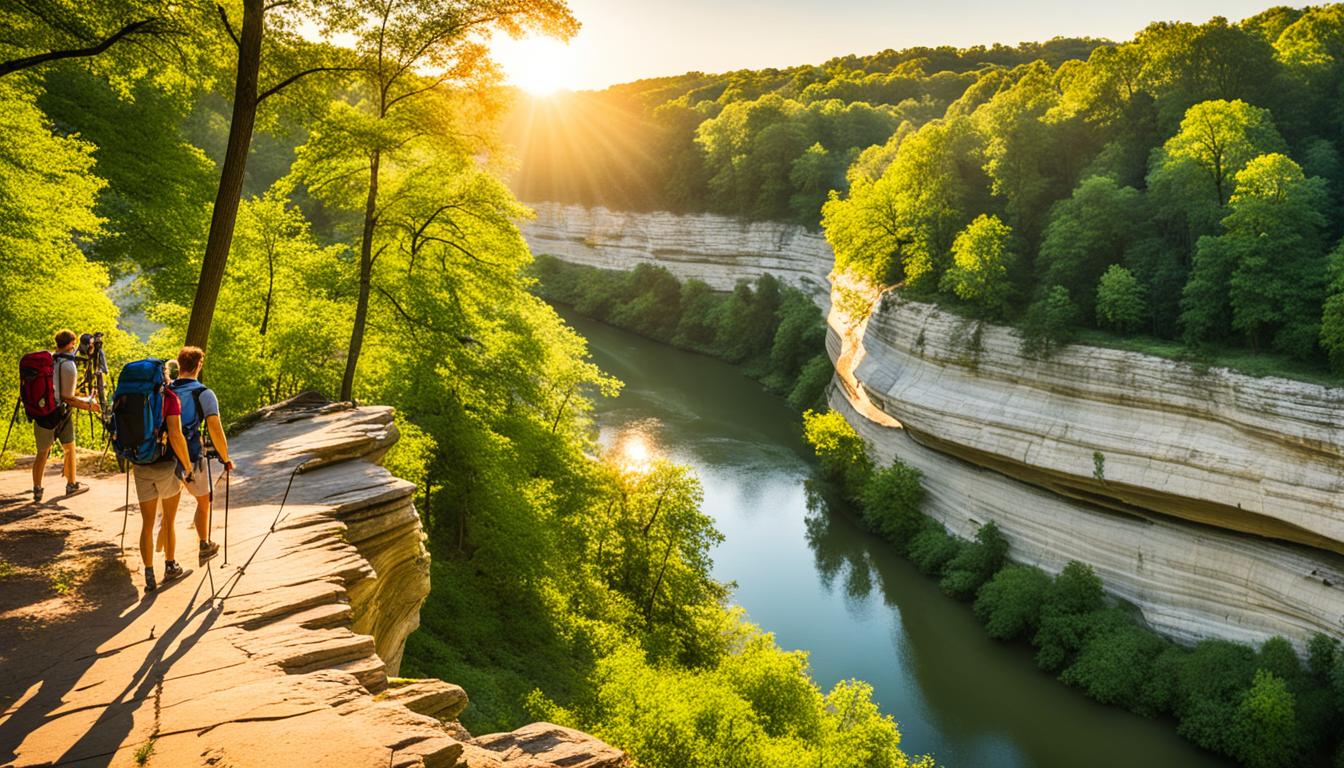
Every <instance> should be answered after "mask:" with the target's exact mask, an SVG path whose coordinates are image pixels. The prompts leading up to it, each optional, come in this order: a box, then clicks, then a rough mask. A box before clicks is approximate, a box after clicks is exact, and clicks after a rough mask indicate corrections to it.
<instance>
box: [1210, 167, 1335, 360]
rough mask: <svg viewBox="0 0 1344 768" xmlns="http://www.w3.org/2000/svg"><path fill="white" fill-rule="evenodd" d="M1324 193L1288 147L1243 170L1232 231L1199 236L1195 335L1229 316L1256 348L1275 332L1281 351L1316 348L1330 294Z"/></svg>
mask: <svg viewBox="0 0 1344 768" xmlns="http://www.w3.org/2000/svg"><path fill="white" fill-rule="evenodd" d="M1323 199H1324V182H1323V181H1321V180H1320V179H1307V178H1306V176H1305V175H1304V174H1303V173H1302V169H1301V168H1300V167H1299V166H1298V165H1297V163H1294V162H1293V161H1292V160H1290V159H1289V158H1287V157H1286V156H1284V155H1280V154H1268V155H1262V156H1260V157H1257V158H1255V159H1254V160H1252V161H1251V162H1249V163H1248V164H1247V165H1246V167H1245V168H1244V169H1243V170H1242V171H1240V172H1239V173H1238V174H1237V187H1236V193H1235V194H1234V195H1233V196H1232V200H1231V203H1230V206H1229V213H1228V215H1227V217H1226V218H1225V219H1224V222H1223V226H1224V228H1225V229H1226V232H1225V233H1224V234H1223V235H1221V236H1219V237H1217V238H1204V239H1201V240H1200V247H1199V250H1198V252H1197V253H1196V257H1195V266H1194V271H1193V272H1192V275H1191V278H1190V283H1189V284H1187V286H1186V299H1185V300H1184V302H1183V309H1184V311H1185V315H1183V317H1184V318H1185V323H1186V326H1187V330H1186V332H1187V335H1188V336H1189V337H1191V338H1193V339H1194V340H1203V339H1206V338H1209V337H1210V336H1211V335H1212V332H1213V331H1215V330H1216V329H1219V328H1221V327H1222V325H1223V319H1222V318H1224V317H1226V318H1228V323H1229V325H1230V327H1231V328H1232V329H1235V330H1238V331H1241V332H1243V333H1245V334H1246V336H1247V338H1248V340H1249V342H1250V345H1251V347H1252V349H1259V348H1260V347H1262V346H1263V345H1264V344H1265V341H1266V338H1265V337H1266V336H1270V335H1271V334H1272V346H1273V347H1274V348H1275V349H1276V350H1278V351H1281V352H1286V353H1289V354H1293V355H1296V356H1298V357H1307V356H1309V355H1310V354H1311V353H1312V351H1313V350H1314V349H1315V346H1316V340H1317V338H1318V336H1319V335H1320V330H1319V328H1320V326H1319V322H1320V312H1321V309H1320V308H1321V302H1322V300H1323V298H1324V285H1323V282H1324V281H1323V278H1322V273H1323V269H1322V266H1323V257H1322V245H1321V242H1320V232H1321V229H1322V228H1323V226H1324V224H1325V219H1324V217H1323V216H1322V215H1321V212H1320V209H1321V206H1322V204H1323ZM1224 286H1225V287H1224ZM1224 291H1225V292H1226V298H1225V299H1224V298H1223V295H1224V294H1223V292H1224ZM1224 307H1225V308H1224ZM1228 313H1230V315H1229V314H1228Z"/></svg>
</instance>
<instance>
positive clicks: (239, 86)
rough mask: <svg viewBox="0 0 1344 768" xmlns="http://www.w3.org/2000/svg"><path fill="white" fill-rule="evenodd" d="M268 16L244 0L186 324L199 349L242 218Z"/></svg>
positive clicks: (259, 2) (255, 1) (258, 3)
mask: <svg viewBox="0 0 1344 768" xmlns="http://www.w3.org/2000/svg"><path fill="white" fill-rule="evenodd" d="M265 15H266V9H265V6H264V4H263V0H243V25H242V28H241V30H240V34H239V38H238V72H237V78H236V79H235V81H234V85H233V119H232V120H231V121H230V123H229V143H228V147H227V149H226V150H225V152H224V168H223V169H222V171H221V173H220V176H219V190H218V192H216V194H215V207H214V210H213V212H212V213H211V215H210V237H209V239H208V240H206V243H205V258H204V259H203V260H202V261H201V279H200V280H199V281H198V282H197V283H196V299H195V301H193V302H192V304H191V320H190V322H189V323H188V324H187V344H189V345H192V346H196V347H200V348H201V349H205V346H206V342H207V341H208V340H209V338H210V321H211V320H212V319H214V315H215V302H216V300H218V299H219V287H220V285H221V284H222V283H223V282H224V266H225V264H226V263H227V262H228V259H229V246H230V244H231V243H232V242H233V225H234V223H235V222H236V221H237V219H238V202H239V200H240V199H241V198H242V194H243V175H244V173H245V172H246V170H247V152H248V149H249V148H250V147H251V146H252V126H253V123H255V122H256V117H257V77H258V72H259V71H260V69H261V36H262V31H263V29H264V28H265V27H264V24H263V21H264V17H265Z"/></svg>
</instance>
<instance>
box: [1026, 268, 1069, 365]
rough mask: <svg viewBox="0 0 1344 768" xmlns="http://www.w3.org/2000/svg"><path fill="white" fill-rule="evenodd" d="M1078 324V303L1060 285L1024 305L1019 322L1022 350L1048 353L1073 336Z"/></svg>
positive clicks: (1035, 353)
mask: <svg viewBox="0 0 1344 768" xmlns="http://www.w3.org/2000/svg"><path fill="white" fill-rule="evenodd" d="M1077 325H1078V307H1077V306H1076V305H1075V304H1074V303H1073V299H1070V298H1069V292H1068V290H1066V289H1065V288H1064V286H1062V285H1056V286H1054V287H1053V288H1051V289H1050V290H1049V291H1047V292H1046V294H1045V296H1044V297H1042V298H1041V299H1039V300H1038V301H1036V302H1035V303H1033V304H1032V305H1031V306H1030V307H1028V308H1027V317H1026V321H1025V322H1024V323H1023V324H1022V351H1023V353H1025V354H1027V355H1031V356H1037V355H1039V356H1041V357H1049V356H1050V355H1051V354H1053V353H1054V351H1055V350H1056V349H1058V348H1059V347H1061V346H1063V345H1065V344H1067V343H1068V342H1069V341H1070V340H1071V339H1073V335H1074V333H1075V332H1076V331H1077Z"/></svg>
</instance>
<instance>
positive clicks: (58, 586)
mask: <svg viewBox="0 0 1344 768" xmlns="http://www.w3.org/2000/svg"><path fill="white" fill-rule="evenodd" d="M78 577H79V573H78V572H77V571H75V570H74V569H73V568H55V567H50V568H48V569H47V579H48V581H50V582H51V588H52V589H53V590H55V591H56V594H58V595H65V594H68V593H69V592H70V591H71V590H73V589H74V588H75V582H76V580H77V579H78Z"/></svg>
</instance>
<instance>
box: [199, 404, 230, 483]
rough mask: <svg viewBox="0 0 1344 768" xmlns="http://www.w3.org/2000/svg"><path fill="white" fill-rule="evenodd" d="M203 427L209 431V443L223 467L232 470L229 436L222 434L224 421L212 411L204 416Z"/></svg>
mask: <svg viewBox="0 0 1344 768" xmlns="http://www.w3.org/2000/svg"><path fill="white" fill-rule="evenodd" d="M205 428H206V429H207V430H209V431H210V444H211V445H212V446H214V447H215V453H216V454H217V455H218V456H219V460H220V461H222V462H224V468H225V469H227V470H229V471H230V472H232V471H233V461H232V460H230V459H229V438H227V437H225V436H224V422H223V421H220V418H219V414H217V413H212V414H210V415H209V416H207V417H205Z"/></svg>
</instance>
